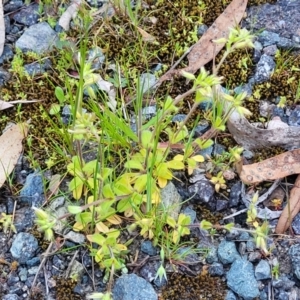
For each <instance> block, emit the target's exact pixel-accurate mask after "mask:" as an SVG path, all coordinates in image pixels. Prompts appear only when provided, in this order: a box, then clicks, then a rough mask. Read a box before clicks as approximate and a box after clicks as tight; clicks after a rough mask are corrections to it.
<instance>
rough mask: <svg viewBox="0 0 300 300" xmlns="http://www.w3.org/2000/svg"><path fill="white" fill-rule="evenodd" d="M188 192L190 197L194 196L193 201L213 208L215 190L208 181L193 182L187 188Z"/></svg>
mask: <svg viewBox="0 0 300 300" xmlns="http://www.w3.org/2000/svg"><path fill="white" fill-rule="evenodd" d="M188 191H189V193H190V196H191V197H193V196H194V197H193V201H195V202H198V201H199V202H202V203H206V204H207V205H208V206H210V207H212V205H213V204H214V206H215V201H213V196H214V193H215V188H214V186H213V184H212V183H211V182H209V181H208V180H200V181H197V182H195V183H194V184H193V185H191V186H189V188H188Z"/></svg>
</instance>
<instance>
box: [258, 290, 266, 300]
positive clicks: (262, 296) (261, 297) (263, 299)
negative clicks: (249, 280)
mask: <svg viewBox="0 0 300 300" xmlns="http://www.w3.org/2000/svg"><path fill="white" fill-rule="evenodd" d="M259 300H268V295H267V293H266V292H265V291H261V292H260V294H259Z"/></svg>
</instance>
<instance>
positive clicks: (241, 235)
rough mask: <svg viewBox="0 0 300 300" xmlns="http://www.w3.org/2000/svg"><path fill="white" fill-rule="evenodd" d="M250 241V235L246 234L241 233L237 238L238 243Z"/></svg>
mask: <svg viewBox="0 0 300 300" xmlns="http://www.w3.org/2000/svg"><path fill="white" fill-rule="evenodd" d="M249 239H250V234H249V233H248V232H245V231H242V232H241V233H240V236H239V240H240V241H248V240H249Z"/></svg>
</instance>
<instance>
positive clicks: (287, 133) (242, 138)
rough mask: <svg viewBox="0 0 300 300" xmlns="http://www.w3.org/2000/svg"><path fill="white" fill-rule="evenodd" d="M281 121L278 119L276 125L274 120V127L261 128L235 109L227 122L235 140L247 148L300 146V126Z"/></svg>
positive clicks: (289, 147)
mask: <svg viewBox="0 0 300 300" xmlns="http://www.w3.org/2000/svg"><path fill="white" fill-rule="evenodd" d="M280 122H281V121H279V120H276V126H275V125H274V124H273V123H274V122H272V123H271V124H272V128H273V129H272V128H271V129H261V128H257V127H254V126H253V125H251V124H250V123H249V122H248V120H247V119H246V118H245V117H244V116H241V115H240V114H239V113H238V112H236V111H235V112H233V113H232V114H231V116H230V118H229V120H228V122H227V128H228V130H229V131H230V133H231V134H232V136H233V138H234V139H235V141H236V142H237V143H238V144H240V145H241V146H242V147H243V148H244V149H247V150H251V149H259V148H264V147H272V146H279V147H282V148H285V149H295V148H300V127H298V126H287V124H285V123H283V122H281V123H280ZM282 123H283V124H282Z"/></svg>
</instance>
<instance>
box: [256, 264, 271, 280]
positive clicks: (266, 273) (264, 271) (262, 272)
mask: <svg viewBox="0 0 300 300" xmlns="http://www.w3.org/2000/svg"><path fill="white" fill-rule="evenodd" d="M255 277H256V279H257V280H264V279H269V278H271V268H270V265H269V263H268V262H267V261H266V260H261V261H260V262H259V263H258V265H257V266H256V267H255Z"/></svg>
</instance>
